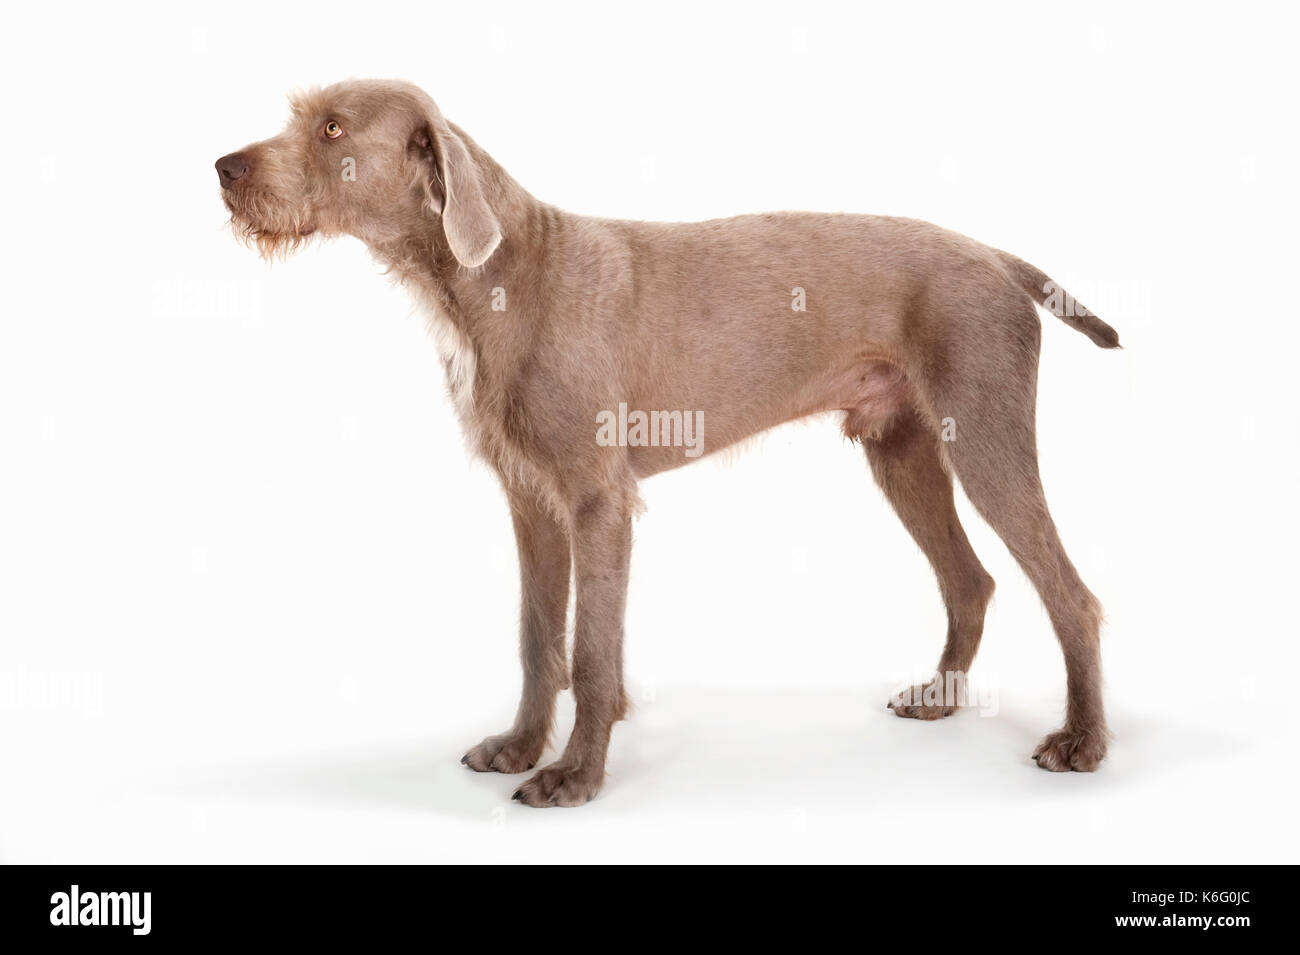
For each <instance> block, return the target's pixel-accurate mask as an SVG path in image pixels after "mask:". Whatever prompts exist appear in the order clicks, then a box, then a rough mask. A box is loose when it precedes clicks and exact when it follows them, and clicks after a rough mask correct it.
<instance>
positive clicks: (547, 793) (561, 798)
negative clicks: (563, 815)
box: [511, 763, 605, 808]
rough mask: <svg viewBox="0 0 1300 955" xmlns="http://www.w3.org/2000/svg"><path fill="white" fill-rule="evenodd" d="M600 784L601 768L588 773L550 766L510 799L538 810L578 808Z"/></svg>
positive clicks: (567, 767)
mask: <svg viewBox="0 0 1300 955" xmlns="http://www.w3.org/2000/svg"><path fill="white" fill-rule="evenodd" d="M604 782H605V770H604V768H603V767H602V768H597V769H596V770H591V769H587V768H585V767H576V768H575V767H572V766H566V765H564V764H563V763H551V765H549V766H547V767H545V768H544V769H542V770H541V771H540V772H538V773H537V775H535V776H534V777H533V778H532V779H530V780H528V782H526V783H524V784H523V785H522V786H520V787H519V788H518V789H516V790H515V794H514V795H513V796H512V797H511V798H512V799H517V800H519V801H520V802H521V803H524V804H525V805H527V806H536V807H538V808H542V807H545V806H581V805H582V804H583V803H585V802H587V801H588V800H589V799H591V798H592V797H593V796H595V795H596V793H598V792H600V787H601V785H602V784H603V783H604Z"/></svg>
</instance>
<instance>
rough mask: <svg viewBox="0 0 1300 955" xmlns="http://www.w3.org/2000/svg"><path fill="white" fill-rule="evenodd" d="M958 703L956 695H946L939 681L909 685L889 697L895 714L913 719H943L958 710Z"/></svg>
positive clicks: (890, 706)
mask: <svg viewBox="0 0 1300 955" xmlns="http://www.w3.org/2000/svg"><path fill="white" fill-rule="evenodd" d="M957 703H958V699H957V697H956V695H955V694H953V693H948V694H947V695H945V689H944V686H943V684H942V683H939V682H937V681H932V682H930V683H923V684H919V685H917V686H909V687H908V688H907V689H906V690H902V691H901V692H899V693H895V694H894V695H893V696H891V697H890V698H889V708H890V709H891V710H893V711H894V715H895V716H902V717H905V718H907V719H911V720H941V719H943V718H944V717H945V716H951V715H952V714H953V713H956V712H957Z"/></svg>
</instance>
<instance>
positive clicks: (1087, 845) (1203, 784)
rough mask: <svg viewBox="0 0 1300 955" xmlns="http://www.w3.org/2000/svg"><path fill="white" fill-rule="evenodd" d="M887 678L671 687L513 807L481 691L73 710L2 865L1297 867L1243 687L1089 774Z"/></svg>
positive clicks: (7, 800) (27, 770)
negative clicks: (196, 712) (277, 714)
mask: <svg viewBox="0 0 1300 955" xmlns="http://www.w3.org/2000/svg"><path fill="white" fill-rule="evenodd" d="M887 689H888V687H887V686H886V685H884V684H875V685H867V684H864V685H862V686H860V687H856V688H844V687H810V688H804V689H799V690H771V691H760V690H711V689H705V688H689V689H671V690H670V689H661V690H658V691H657V692H656V693H655V694H654V699H653V701H645V700H644V699H643V700H642V702H641V703H639V705H638V710H637V713H636V714H635V716H634V718H633V719H632V720H630V721H629V722H627V723H625V724H623V725H621V726H620V727H619V728H618V730H617V731H616V733H615V746H614V751H613V756H612V759H611V763H610V777H609V781H608V783H607V785H606V788H605V790H604V792H603V793H602V794H601V796H600V797H598V799H597V800H595V801H594V802H592V803H590V804H589V805H588V806H586V807H584V808H583V809H581V810H531V809H528V808H526V807H522V806H520V805H518V804H516V803H512V802H510V801H509V799H508V797H509V794H510V792H511V791H512V789H513V787H514V786H515V784H516V782H517V780H518V779H522V778H524V777H503V776H500V775H496V774H490V775H487V774H485V775H479V774H475V773H471V772H469V771H467V770H466V769H464V768H463V767H462V766H460V765H459V764H458V762H457V760H458V757H459V756H460V753H461V751H462V749H463V748H464V744H466V743H467V742H471V741H473V739H472V738H474V737H476V735H477V734H478V733H479V732H480V731H486V730H489V729H497V728H498V727H496V726H495V725H493V723H492V721H491V720H490V719H489V718H488V717H489V710H490V709H491V708H490V707H486V706H485V707H484V708H483V713H482V714H481V715H480V714H466V715H465V716H464V717H463V718H461V719H460V720H459V721H458V722H460V723H463V724H464V725H463V726H460V727H457V728H455V729H453V728H452V727H450V726H448V727H446V728H444V729H443V730H441V731H438V732H429V733H427V734H425V735H417V736H406V737H402V736H395V735H389V736H384V735H378V734H377V733H376V734H367V733H364V732H361V731H358V732H356V733H354V734H353V737H352V738H351V739H349V740H348V742H347V743H346V744H345V745H344V744H334V745H331V744H330V743H329V742H328V740H326V739H325V738H323V737H324V736H325V735H327V734H326V733H324V732H322V729H324V727H313V726H311V725H310V724H308V725H299V726H296V727H294V732H296V733H299V734H300V736H301V738H300V739H299V740H298V741H296V742H295V743H290V742H288V741H286V740H285V739H284V738H283V735H284V734H283V731H281V732H280V733H277V732H274V731H272V730H271V729H270V728H268V732H267V733H266V734H265V735H264V736H261V737H259V736H257V734H256V732H255V730H256V728H255V727H253V726H251V725H249V724H248V723H247V722H246V717H245V716H244V715H243V714H241V713H240V712H239V711H238V709H236V711H235V712H232V713H231V714H229V719H228V720H223V721H221V722H224V723H225V725H226V728H227V729H228V730H229V729H238V730H239V731H240V743H239V745H238V746H237V745H233V744H234V740H233V739H227V740H225V741H223V742H217V740H216V738H214V737H210V738H208V739H202V738H194V737H190V736H189V735H188V734H187V733H186V732H184V730H183V725H182V723H181V722H180V721H178V720H175V719H168V718H166V717H165V716H163V715H161V714H160V715H159V717H158V720H157V722H155V723H153V724H152V725H153V730H154V738H153V739H152V740H151V739H150V738H149V736H148V735H146V733H145V727H144V726H142V725H139V724H135V725H133V724H132V722H131V721H123V720H114V721H105V720H102V719H98V720H93V721H90V720H87V721H85V722H84V723H83V725H82V726H81V727H77V726H74V725H72V724H70V723H65V724H64V725H62V726H60V727H58V728H57V729H56V728H54V727H52V726H51V727H48V729H49V732H48V734H47V735H46V736H45V738H44V740H43V741H41V742H39V743H36V742H33V745H29V746H26V747H19V748H18V750H17V751H15V749H14V743H15V742H16V740H15V739H13V738H10V739H8V740H6V753H7V755H8V759H7V760H6V765H5V774H6V776H7V777H8V778H10V779H15V778H20V779H24V780H27V781H28V782H27V783H25V784H24V785H21V786H15V785H6V786H5V787H4V788H3V790H2V791H0V792H2V794H0V819H2V820H3V822H2V823H0V825H3V843H2V845H0V850H2V851H3V860H4V861H5V862H8V863H24V862H64V863H91V862H103V863H110V862H116V863H123V862H141V863H143V862H218V863H220V862H247V861H259V862H291V861H311V862H343V861H357V862H360V861H388V862H435V861H483V862H488V861H566V862H577V861H608V862H632V861H657V862H680V861H702V860H713V861H769V860H822V861H853V862H867V861H871V862H882V861H884V862H887V861H893V860H899V861H901V860H908V861H910V862H915V861H917V860H918V859H927V858H928V859H930V860H933V861H934V862H935V863H949V862H984V861H999V862H1003V861H1042V862H1065V863H1078V862H1137V861H1147V862H1149V861H1160V862H1188V863H1206V862H1226V861H1232V862H1242V861H1252V862H1255V861H1293V860H1294V858H1295V852H1296V842H1297V840H1296V834H1295V830H1294V827H1278V826H1277V825H1276V822H1275V821H1276V820H1278V819H1282V818H1286V816H1287V814H1288V813H1289V811H1290V808H1291V807H1292V805H1293V800H1294V793H1293V792H1291V791H1290V790H1289V787H1287V786H1283V785H1276V784H1272V785H1271V784H1270V783H1271V782H1274V783H1275V782H1277V781H1278V777H1277V776H1276V775H1275V773H1276V768H1277V767H1278V765H1279V763H1281V762H1285V761H1286V760H1287V759H1288V758H1289V757H1286V756H1285V755H1284V756H1282V757H1281V758H1279V756H1278V755H1277V754H1278V753H1279V752H1281V753H1283V754H1286V753H1288V752H1289V747H1288V746H1287V741H1286V740H1284V739H1282V738H1281V735H1282V734H1281V733H1277V732H1270V729H1271V728H1272V727H1277V726H1279V725H1280V724H1278V723H1276V722H1270V721H1267V720H1257V719H1255V717H1256V716H1257V715H1258V714H1257V713H1253V712H1252V710H1251V708H1250V707H1249V706H1248V704H1247V702H1246V701H1244V700H1240V701H1233V700H1224V701H1222V702H1223V705H1224V708H1225V709H1227V710H1232V711H1236V712H1237V713H1239V714H1240V715H1241V717H1242V718H1241V719H1234V720H1231V721H1227V722H1226V724H1225V725H1221V726H1210V725H1208V724H1209V723H1218V722H1219V720H1217V719H1213V720H1201V721H1197V720H1195V719H1193V718H1192V717H1191V716H1190V715H1188V714H1186V713H1167V712H1166V713H1161V712H1160V709H1161V708H1160V707H1158V706H1157V705H1156V701H1154V700H1152V701H1146V703H1145V704H1144V702H1143V701H1121V702H1119V703H1118V705H1116V706H1114V707H1113V716H1112V722H1113V724H1114V728H1115V730H1116V732H1117V734H1118V737H1117V741H1116V743H1115V746H1114V749H1113V752H1112V756H1111V758H1110V760H1109V761H1108V762H1107V764H1106V765H1105V767H1104V769H1103V771H1101V772H1099V773H1097V774H1095V775H1092V776H1085V775H1079V774H1069V775H1053V774H1049V773H1046V772H1043V771H1041V770H1038V769H1037V768H1035V767H1034V766H1033V765H1032V763H1031V762H1030V761H1029V759H1028V754H1029V751H1030V750H1031V748H1032V746H1033V745H1034V743H1035V741H1036V740H1037V738H1038V737H1039V735H1041V733H1042V731H1043V730H1045V729H1048V728H1050V727H1051V726H1053V725H1054V724H1053V715H1054V714H1053V711H1054V707H1053V706H1052V705H1051V704H1048V703H1046V702H1045V701H1042V700H1035V699H1031V698H1026V699H1023V700H1015V701H1009V700H1006V699H1003V700H1002V701H1001V707H1000V712H999V713H998V714H997V715H996V716H993V717H989V718H983V717H981V716H980V715H979V714H978V713H977V712H975V711H968V712H965V713H963V714H961V715H959V716H957V717H955V718H952V719H949V720H946V721H944V722H942V723H939V724H921V723H918V722H915V721H911V720H900V719H897V718H895V717H894V716H892V715H891V714H890V713H888V712H887V711H886V710H885V709H884V707H883V705H880V704H881V703H882V701H883V699H884V696H885V693H886V690H887ZM642 695H643V696H644V695H645V694H642ZM342 705H343V706H344V707H345V708H346V706H347V704H346V703H344V704H342ZM361 709H362V708H361V707H358V708H357V711H358V712H359V711H360V710H361ZM437 709H438V707H437V704H436V702H435V703H433V704H432V705H431V707H430V711H431V712H436V711H437ZM1207 715H1209V716H1213V714H1207ZM1247 717H1250V718H1247ZM570 718H571V715H570ZM497 722H500V720H499V719H498V720H497ZM218 735H219V734H218ZM241 748H242V749H244V750H245V751H243V752H240V751H239V750H240V749H241Z"/></svg>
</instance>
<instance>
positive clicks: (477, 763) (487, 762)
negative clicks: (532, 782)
mask: <svg viewBox="0 0 1300 955" xmlns="http://www.w3.org/2000/svg"><path fill="white" fill-rule="evenodd" d="M545 748H546V740H545V739H537V738H533V737H529V736H520V735H517V734H514V733H506V734H504V735H502V736H489V737H488V738H487V739H485V740H484V741H483V742H481V743H479V744H478V745H477V746H475V747H474V748H473V749H471V750H470V751H469V752H468V753H466V754H465V755H464V756H462V757H461V758H460V761H461V762H462V763H464V764H465V765H466V766H468V767H469V768H470V769H472V770H474V772H476V773H524V772H527V771H528V770H530V769H532V768H533V767H534V766H536V765H537V761H538V760H539V759H541V758H542V750H543V749H545Z"/></svg>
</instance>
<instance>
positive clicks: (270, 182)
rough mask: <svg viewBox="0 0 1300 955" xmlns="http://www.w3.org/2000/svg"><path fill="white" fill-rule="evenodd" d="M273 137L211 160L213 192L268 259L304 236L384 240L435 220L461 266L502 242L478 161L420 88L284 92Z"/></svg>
mask: <svg viewBox="0 0 1300 955" xmlns="http://www.w3.org/2000/svg"><path fill="white" fill-rule="evenodd" d="M290 103H291V105H292V108H293V115H292V117H291V119H290V120H289V123H288V125H287V126H286V127H285V129H284V131H283V132H282V133H280V135H278V136H275V137H273V138H272V139H267V140H264V141H262V142H260V143H254V144H253V145H251V146H246V147H245V148H243V149H241V150H239V151H238V152H234V153H231V154H229V155H227V156H222V157H221V158H220V159H218V160H217V178H218V179H219V180H220V182H221V195H222V198H223V199H224V200H225V203H226V207H227V208H228V209H229V210H230V213H231V221H232V224H233V226H234V228H235V230H236V232H237V234H239V235H240V236H241V237H242V238H244V239H246V240H248V241H250V242H253V243H255V244H256V245H257V247H258V249H259V250H260V251H261V253H262V254H263V255H264V256H267V257H270V256H272V255H274V254H276V253H283V252H288V251H291V250H292V249H295V248H297V247H298V246H299V245H300V244H301V243H302V242H303V241H304V240H305V239H306V238H307V237H308V236H310V235H312V234H320V235H340V234H347V235H354V236H356V237H358V238H360V239H361V240H363V241H365V242H367V243H369V244H373V245H382V244H384V243H386V242H392V241H395V240H401V239H404V238H408V237H411V236H420V235H424V234H426V233H427V232H428V230H429V229H432V228H436V222H437V221H440V222H441V229H442V232H443V233H444V235H445V236H446V241H447V245H448V247H449V248H450V249H451V251H452V254H453V255H455V257H456V259H457V260H458V261H459V262H460V263H461V264H463V265H465V266H468V267H471V268H472V267H476V266H479V265H482V264H483V262H485V261H486V260H487V258H488V256H490V255H491V254H492V252H493V251H494V250H495V249H496V247H497V244H498V243H499V242H500V241H501V231H500V226H499V224H498V222H497V219H496V216H494V215H493V213H492V209H491V208H490V206H489V204H488V202H487V199H486V197H485V194H484V184H483V182H482V181H481V177H482V172H481V170H480V163H479V161H477V160H476V159H475V157H474V152H473V150H472V148H471V146H470V145H469V144H467V143H466V140H465V139H464V138H463V137H462V135H461V134H460V133H459V132H458V131H457V130H456V129H455V128H453V127H452V126H451V125H450V124H449V123H448V122H447V121H446V120H445V119H444V118H443V116H442V113H441V112H439V111H438V107H437V106H436V105H435V104H434V102H433V100H432V99H430V98H429V96H428V95H427V94H425V93H424V92H423V91H422V90H420V89H419V88H418V87H415V86H412V85H410V84H409V83H400V82H391V81H378V80H351V81H348V82H345V83H337V84H335V85H333V86H329V87H326V88H325V89H314V90H309V91H306V92H303V93H299V94H296V95H294V96H292V97H290Z"/></svg>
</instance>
